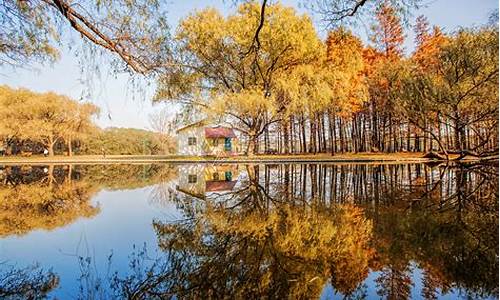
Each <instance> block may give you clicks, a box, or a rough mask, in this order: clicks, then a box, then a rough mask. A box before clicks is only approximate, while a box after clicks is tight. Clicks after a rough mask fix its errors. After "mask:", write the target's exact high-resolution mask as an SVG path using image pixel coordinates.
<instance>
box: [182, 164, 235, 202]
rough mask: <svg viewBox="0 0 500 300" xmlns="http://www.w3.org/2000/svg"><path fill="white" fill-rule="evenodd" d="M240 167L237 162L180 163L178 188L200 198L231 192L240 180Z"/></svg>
mask: <svg viewBox="0 0 500 300" xmlns="http://www.w3.org/2000/svg"><path fill="white" fill-rule="evenodd" d="M238 168H239V167H238V165H237V164H233V165H205V164H199V165H194V164H187V165H180V166H178V177H177V186H176V189H177V191H180V192H182V193H184V194H187V195H189V196H191V197H196V198H198V199H205V198H206V196H207V195H209V194H210V193H217V195H220V194H221V193H230V192H231V191H232V190H233V188H234V186H235V185H236V183H237V181H238V174H239V169H238Z"/></svg>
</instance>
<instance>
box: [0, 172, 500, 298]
mask: <svg viewBox="0 0 500 300" xmlns="http://www.w3.org/2000/svg"><path fill="white" fill-rule="evenodd" d="M210 168H211V169H210V172H208V174H212V175H213V174H215V173H217V174H218V175H217V178H218V179H217V180H214V179H213V178H212V179H210V180H209V181H217V184H213V183H210V184H209V185H207V184H206V180H205V181H203V182H202V183H204V185H203V184H202V185H201V187H204V188H205V189H204V190H203V189H198V186H197V189H196V193H192V190H193V189H189V190H186V189H184V188H174V187H173V186H175V184H171V183H167V182H169V181H170V179H171V178H173V177H174V175H175V174H176V173H178V172H176V171H175V169H173V168H171V167H166V166H163V167H157V166H146V167H145V166H128V167H126V168H124V169H122V170H121V171H120V170H119V169H112V170H107V169H100V168H98V167H96V166H93V167H91V168H82V169H79V168H75V170H72V171H70V170H68V169H67V168H66V169H64V168H63V169H62V170H63V171H61V170H58V169H57V168H55V169H54V170H53V172H48V173H49V174H50V173H52V175H51V176H52V178H50V175H43V176H35V175H33V174H37V172H42V173H43V171H40V170H37V171H33V170H32V171H31V172H30V174H31V175H30V176H21V177H19V178H17V177H16V176H11V177H9V178H5V177H4V178H3V179H2V180H4V182H8V183H4V185H5V186H9V192H8V193H7V194H8V195H10V194H12V196H11V198H12V199H14V200H13V201H11V202H12V203H13V204H12V207H11V208H12V209H13V210H16V211H22V209H26V213H24V214H25V215H29V214H31V215H34V216H35V217H33V218H34V219H36V218H39V219H40V220H42V221H40V224H44V225H40V224H38V223H33V224H35V225H30V226H28V225H25V227H24V228H27V229H26V230H27V231H29V230H30V229H29V228H35V227H36V228H50V227H49V225H50V224H55V223H51V222H49V221H46V220H45V219H43V218H40V217H39V215H36V214H37V213H38V214H40V211H41V212H43V213H45V212H58V207H59V206H57V205H55V204H52V206H50V205H49V206H47V205H46V203H47V202H48V203H52V202H51V201H49V200H43V199H65V197H66V196H64V195H68V196H67V197H66V198H68V199H69V198H71V199H78V197H80V198H81V199H89V198H90V194H91V193H95V191H98V190H100V189H102V188H117V189H122V188H126V187H127V186H129V187H140V186H147V185H149V184H153V183H158V182H160V183H161V184H158V185H156V188H155V189H153V193H152V194H151V197H152V198H154V201H163V202H174V203H176V204H177V208H178V210H179V211H180V212H181V213H182V215H183V218H182V219H181V220H178V221H175V222H165V221H162V220H154V221H153V228H154V230H155V232H156V234H157V237H158V246H159V248H160V249H161V250H162V255H161V256H160V257H157V258H150V257H149V256H148V255H147V253H146V252H145V251H142V250H138V252H137V253H136V254H134V255H131V260H130V266H129V269H128V270H120V272H115V273H113V275H112V276H111V277H110V278H107V281H106V282H107V283H109V285H108V286H107V288H105V289H103V281H99V280H97V281H96V283H95V284H88V285H87V288H86V289H84V290H85V291H86V292H87V293H88V294H85V293H83V294H82V295H83V296H82V298H85V297H86V295H96V294H95V291H92V289H93V288H94V290H99V293H100V294H99V295H101V296H102V295H104V294H105V293H109V294H110V295H111V297H110V298H113V297H115V298H129V299H164V298H172V297H177V298H249V297H254V298H278V297H279V298H285V297H286V298H299V299H301V298H318V297H319V296H320V295H321V293H322V292H323V290H324V288H325V286H326V285H327V284H331V286H332V287H333V288H334V290H335V293H339V294H340V295H341V296H344V297H346V298H364V297H367V295H368V294H367V293H368V289H367V286H372V287H374V290H376V293H377V294H378V295H379V296H380V297H383V298H387V299H409V298H411V297H412V296H415V295H420V296H421V297H422V298H424V299H436V298H438V297H439V296H441V295H443V294H447V293H451V292H453V293H454V294H456V293H460V294H462V295H465V296H468V297H471V298H487V297H497V296H498V240H497V236H498V167H497V166H495V165H474V164H459V165H438V166H425V165H420V164H418V165H305V164H304V165H247V166H239V167H238V168H237V169H238V170H237V171H238V172H237V173H235V172H233V171H231V172H232V173H231V175H230V176H227V177H226V172H229V170H232V168H233V167H228V166H224V167H223V169H220V170H219V169H218V167H217V166H210ZM197 170H198V169H197ZM221 170H222V171H221ZM192 171H193V170H191V171H190V172H192ZM198 171H199V172H200V174H207V172H204V171H203V167H202V168H201V171H200V170H198ZM198 171H197V172H198ZM219 171H220V172H219ZM69 172H73V173H72V175H69V174H68V173H69ZM141 172H142V173H141ZM13 173H15V172H13ZM219 173H220V174H224V176H222V175H220V174H219ZM43 174H45V173H43ZM107 174H113V175H112V176H111V177H113V178H114V179H113V178H111V177H110V176H109V175H107ZM144 174H147V175H144ZM193 174H194V173H193ZM234 174H238V175H237V176H233V175H234ZM177 175H178V176H180V177H182V174H177ZM188 175H189V174H188ZM9 176H10V175H9ZM184 177H185V179H186V182H187V183H190V182H191V183H193V184H198V183H199V182H198V181H196V183H195V182H194V177H193V176H191V180H190V177H189V176H184ZM212 177H213V176H212ZM84 178H88V179H91V180H88V181H87V182H91V183H92V184H90V185H85V184H84V183H85V182H86V181H85V180H84ZM134 178H135V179H134ZM222 178H223V179H222ZM127 180H128V181H127ZM219 181H230V182H231V184H227V182H222V183H221V182H219ZM180 182H181V180H178V181H177V186H178V187H179V186H180V185H181V183H180ZM79 184H81V185H82V186H81V187H80V189H79V188H78V187H79ZM23 185H25V186H28V187H29V186H31V185H33V186H41V187H42V188H41V189H38V190H39V191H42V193H47V194H50V195H51V196H50V197H46V198H43V197H41V196H37V194H36V193H35V191H31V192H30V191H27V192H23V190H22V186H23ZM65 185H70V186H71V187H72V189H71V192H70V191H66V192H63V191H64V188H63V187H64V186H65ZM207 186H208V187H210V189H208V190H207ZM214 186H216V187H217V188H213V187H214ZM223 187H230V188H227V189H226V188H224V189H223ZM16 189H19V190H18V191H15V190H16ZM44 189H48V191H45V190H44ZM183 191H187V192H183ZM0 193H5V191H4V189H0ZM30 193H31V194H30ZM23 195H28V196H23ZM86 195H87V196H86ZM36 197H38V198H40V199H42V200H40V201H39V202H36V201H35V202H28V199H34V198H36ZM18 199H21V200H18ZM23 201H24V202H23ZM57 201H59V202H57ZM57 201H56V202H55V203H56V204H58V203H60V201H63V200H57ZM82 201H83V200H82ZM85 201H87V202H85ZM32 203H34V204H32ZM62 203H63V204H62V207H65V206H64V205H69V204H64V203H65V202H64V201H63V202H62ZM73 203H76V204H73V205H78V203H79V202H78V201H74V200H73ZM83 203H89V202H88V200H84V201H83ZM2 205H7V204H4V203H2ZM16 205H17V206H16ZM44 205H45V206H44ZM54 205H55V206H54ZM68 207H70V208H71V205H69V206H68ZM3 211H5V209H3ZM83 211H84V210H83V209H82V210H80V211H79V212H83ZM2 213H4V214H5V212H2ZM46 214H48V213H46ZM42 215H43V214H42ZM7 219H8V220H16V219H15V217H10V216H8V217H5V218H3V216H2V218H0V220H2V221H1V222H2V223H1V224H2V228H7V229H2V230H4V231H2V234H4V235H5V234H11V233H10V232H12V231H13V229H9V228H23V226H22V224H24V223H21V225H12V227H8V226H7V225H9V223H8V222H7V221H4V220H7ZM68 219H69V218H68ZM9 222H10V221H9ZM53 222H55V221H53ZM4 224H5V225H4ZM13 224H14V223H13ZM46 224H49V225H46ZM43 226H45V227H43ZM9 230H10V231H9ZM26 230H25V231H26ZM4 232H6V233H4ZM16 233H17V232H16ZM82 261H86V260H82ZM369 274H373V275H374V276H373V277H372V276H370V277H369V276H368V275H369ZM371 278H375V279H374V280H373V281H371V280H372V279H371ZM417 280H420V282H417ZM90 281H92V280H90ZM416 288H418V289H419V290H417V291H416V290H415V289H416ZM415 293H417V294H415ZM370 296H374V295H370Z"/></svg>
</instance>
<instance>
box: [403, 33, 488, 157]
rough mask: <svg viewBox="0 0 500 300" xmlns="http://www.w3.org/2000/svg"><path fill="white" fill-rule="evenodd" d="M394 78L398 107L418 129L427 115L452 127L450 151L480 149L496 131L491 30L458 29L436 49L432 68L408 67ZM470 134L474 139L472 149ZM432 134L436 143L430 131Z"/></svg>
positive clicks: (483, 147) (426, 118)
mask: <svg viewBox="0 0 500 300" xmlns="http://www.w3.org/2000/svg"><path fill="white" fill-rule="evenodd" d="M416 75H417V76H416ZM399 76H400V77H401V78H402V79H403V81H402V85H401V89H400V90H398V92H399V94H398V95H397V97H400V99H401V100H403V103H402V104H403V105H401V107H400V109H402V110H403V113H404V114H406V115H408V116H409V117H410V118H411V119H412V120H413V122H414V123H415V124H417V125H418V126H421V127H423V125H422V124H423V123H424V122H426V120H428V119H429V118H435V116H437V115H439V116H443V117H444V118H445V119H446V120H447V121H449V122H450V124H448V122H447V121H446V125H447V126H448V125H449V126H451V127H452V129H453V133H454V137H453V140H454V145H453V148H454V150H455V151H458V152H460V153H461V154H463V155H464V154H465V153H466V152H467V151H466V150H476V151H480V150H483V149H485V146H487V144H488V142H489V141H490V137H492V136H497V135H498V128H497V127H498V29H497V28H491V27H486V28H480V29H475V30H474V29H468V30H467V29H462V30H460V31H458V32H457V33H456V34H455V35H453V36H452V37H450V38H449V40H448V41H447V42H446V43H445V44H444V45H443V46H442V47H441V48H440V51H439V53H438V56H437V64H436V66H435V67H434V68H432V69H431V70H426V69H424V70H422V68H420V67H419V66H418V64H417V65H413V66H411V65H410V66H409V67H407V68H405V69H404V71H402V72H401V73H400V75H399ZM440 122H442V121H440ZM468 131H471V132H472V133H470V132H469V134H467V132H468ZM471 135H472V136H473V137H474V138H475V139H477V140H479V141H480V142H479V143H476V145H475V146H474V147H473V148H470V147H469V144H470V143H469V142H468V137H470V136H471ZM433 138H434V139H435V140H436V141H438V143H439V142H440V141H439V139H438V137H437V136H436V135H435V134H434V135H433ZM440 147H441V148H443V146H442V145H440Z"/></svg>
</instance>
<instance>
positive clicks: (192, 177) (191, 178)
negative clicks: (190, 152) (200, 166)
mask: <svg viewBox="0 0 500 300" xmlns="http://www.w3.org/2000/svg"><path fill="white" fill-rule="evenodd" d="M196 181H198V176H196V175H188V183H196Z"/></svg>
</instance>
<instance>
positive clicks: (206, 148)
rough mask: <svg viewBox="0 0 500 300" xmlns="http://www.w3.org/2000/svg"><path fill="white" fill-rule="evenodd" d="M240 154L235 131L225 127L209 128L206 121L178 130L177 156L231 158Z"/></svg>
mask: <svg viewBox="0 0 500 300" xmlns="http://www.w3.org/2000/svg"><path fill="white" fill-rule="evenodd" d="M238 152H239V145H238V139H237V137H236V134H235V133H234V130H233V129H232V128H229V127H223V126H219V125H217V126H208V125H207V122H206V121H200V122H197V123H193V124H190V125H188V126H184V127H182V128H179V129H178V130H177V154H180V155H214V156H230V155H237V154H238Z"/></svg>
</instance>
